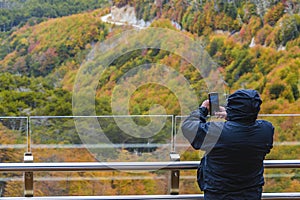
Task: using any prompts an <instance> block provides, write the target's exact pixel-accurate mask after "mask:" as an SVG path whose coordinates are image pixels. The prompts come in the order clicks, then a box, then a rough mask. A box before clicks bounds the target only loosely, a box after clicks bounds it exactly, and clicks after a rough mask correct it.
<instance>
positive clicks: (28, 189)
mask: <svg viewBox="0 0 300 200" xmlns="http://www.w3.org/2000/svg"><path fill="white" fill-rule="evenodd" d="M32 162H33V155H32V153H31V152H26V153H25V154H24V163H32ZM24 196H25V197H33V172H24Z"/></svg>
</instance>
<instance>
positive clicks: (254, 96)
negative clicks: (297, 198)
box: [181, 90, 274, 200]
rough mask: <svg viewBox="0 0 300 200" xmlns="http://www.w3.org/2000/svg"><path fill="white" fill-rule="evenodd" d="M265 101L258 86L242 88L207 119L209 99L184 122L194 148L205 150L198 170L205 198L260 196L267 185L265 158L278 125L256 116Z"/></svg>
mask: <svg viewBox="0 0 300 200" xmlns="http://www.w3.org/2000/svg"><path fill="white" fill-rule="evenodd" d="M261 103H262V101H261V99H260V96H259V94H258V93H257V92H256V91H255V90H238V91H236V92H235V93H233V94H232V95H230V96H229V97H228V99H227V106H226V109H225V108H224V107H221V106H220V112H217V113H215V114H216V116H217V117H222V118H225V119H226V121H225V122H206V116H207V115H208V110H209V101H208V100H205V101H204V102H203V103H202V105H201V106H200V108H199V109H197V110H196V111H193V112H192V113H191V115H190V116H189V117H188V118H187V119H186V120H185V121H184V122H183V124H182V127H181V129H182V132H183V134H184V136H185V137H186V138H187V139H188V140H189V142H190V143H191V145H192V146H193V148H195V149H201V150H204V151H205V155H204V157H203V158H202V159H201V163H200V166H199V169H198V173H197V180H198V184H199V186H200V188H201V190H203V191H204V199H206V200H218V199H222V200H225V199H234V200H246V199H247V200H259V199H261V194H262V186H263V185H264V177H263V172H264V167H263V160H264V159H265V156H266V154H268V153H269V152H270V150H271V148H272V147H273V134H274V127H273V126H272V124H271V123H270V122H267V121H264V120H256V119H257V115H258V112H259V111H260V105H261Z"/></svg>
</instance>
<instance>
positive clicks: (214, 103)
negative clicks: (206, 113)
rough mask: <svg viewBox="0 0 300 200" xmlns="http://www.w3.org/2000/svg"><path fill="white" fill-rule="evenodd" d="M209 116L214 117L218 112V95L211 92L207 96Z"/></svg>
mask: <svg viewBox="0 0 300 200" xmlns="http://www.w3.org/2000/svg"><path fill="white" fill-rule="evenodd" d="M208 99H209V110H210V115H215V112H218V111H219V94H218V93H216V92H212V93H209V94H208Z"/></svg>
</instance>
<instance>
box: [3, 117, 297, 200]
mask: <svg viewBox="0 0 300 200" xmlns="http://www.w3.org/2000/svg"><path fill="white" fill-rule="evenodd" d="M260 116H261V117H273V116H274V117H277V116H278V115H260ZM279 116H281V117H282V116H283V117H284V116H291V115H290V114H289V115H279ZM292 116H293V117H299V116H300V115H299V114H294V115H292ZM72 117H74V116H71V117H70V118H72ZM45 118H46V117H45ZM7 119H8V118H5V120H7ZM21 119H22V120H25V121H24V122H22V124H24V123H25V124H30V120H33V119H34V120H36V119H39V117H28V118H27V117H22V118H21ZM176 119H177V118H175V119H173V118H172V120H171V121H172V124H171V125H172V126H171V129H172V131H173V130H175V132H176V128H175V126H176ZM26 120H27V121H26ZM174 120H175V122H174ZM178 120H179V118H178ZM13 125H14V124H13ZM31 128H32V127H31ZM28 130H29V128H28V127H25V128H24V130H23V131H25V132H26V133H27V137H26V138H27V141H26V142H24V144H23V143H22V144H20V147H21V149H22V148H23V149H27V150H28V151H30V150H31V147H34V148H61V147H65V146H66V148H83V147H84V146H85V147H86V146H89V144H87V145H82V144H75V145H73V144H71V146H69V145H68V144H66V145H65V146H64V145H58V146H57V145H56V144H49V145H48V144H39V143H34V142H33V141H31V140H30V139H31V138H30V134H31V133H29V131H28ZM31 131H32V130H31ZM173 135H176V134H173ZM172 141H173V139H172ZM174 141H175V142H176V140H174ZM91 145H92V144H91ZM126 145H127V144H125V145H124V144H120V147H124V146H125V147H126ZM129 145H132V144H129ZM134 145H135V146H134V147H140V146H138V145H141V144H134ZM151 145H156V146H157V144H151ZM174 145H175V144H172V147H171V150H175V146H174ZM176 145H178V147H179V143H177V144H176ZM2 146H3V148H4V147H5V148H7V147H9V148H11V144H7V145H5V144H4V145H2ZM17 146H18V145H16V146H15V147H17ZM156 146H155V147H156ZM157 147H158V146H157ZM90 148H102V147H98V146H95V147H94V146H93V145H92V146H91V147H90ZM170 158H171V159H170V160H171V161H170V162H60V163H59V162H51V163H48V162H47V163H46V162H34V163H33V156H32V154H31V153H30V152H29V153H25V156H24V163H22V162H18V163H16V162H15V163H0V172H23V173H24V176H23V184H24V196H25V197H0V200H5V199H7V200H8V199H11V200H13V199H26V200H27V199H29V198H28V197H30V199H49V200H50V199H66V200H67V199H78V200H79V199H80V200H82V199H86V200H88V199H102V200H103V199H203V194H179V179H180V171H181V170H195V169H197V168H198V166H199V161H180V157H179V155H178V154H176V153H171V154H170ZM264 167H265V168H300V160H265V161H264ZM111 170H120V171H123V170H124V171H125V170H129V171H132V170H137V171H138V170H142V171H151V170H167V171H170V179H171V181H170V186H169V194H166V195H122V196H76V197H75V196H55V197H51V196H50V197H33V194H34V188H33V183H34V181H35V179H34V173H35V172H53V171H56V172H78V171H111ZM262 199H269V200H275V199H276V200H279V199H299V200H300V192H291V193H263V197H262Z"/></svg>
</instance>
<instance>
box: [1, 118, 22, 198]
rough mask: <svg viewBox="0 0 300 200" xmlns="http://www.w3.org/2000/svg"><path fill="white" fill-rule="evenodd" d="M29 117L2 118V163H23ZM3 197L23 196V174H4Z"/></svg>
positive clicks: (2, 182)
mask: <svg viewBox="0 0 300 200" xmlns="http://www.w3.org/2000/svg"><path fill="white" fill-rule="evenodd" d="M27 136H28V120H27V117H0V162H1V163H15V162H18V163H22V162H23V159H24V153H25V152H26V151H27V150H28V149H27V141H28V139H27ZM0 176H1V179H0V180H1V183H0V191H1V196H4V197H15V196H23V195H24V194H23V187H22V185H23V173H21V172H2V173H1V175H0Z"/></svg>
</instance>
